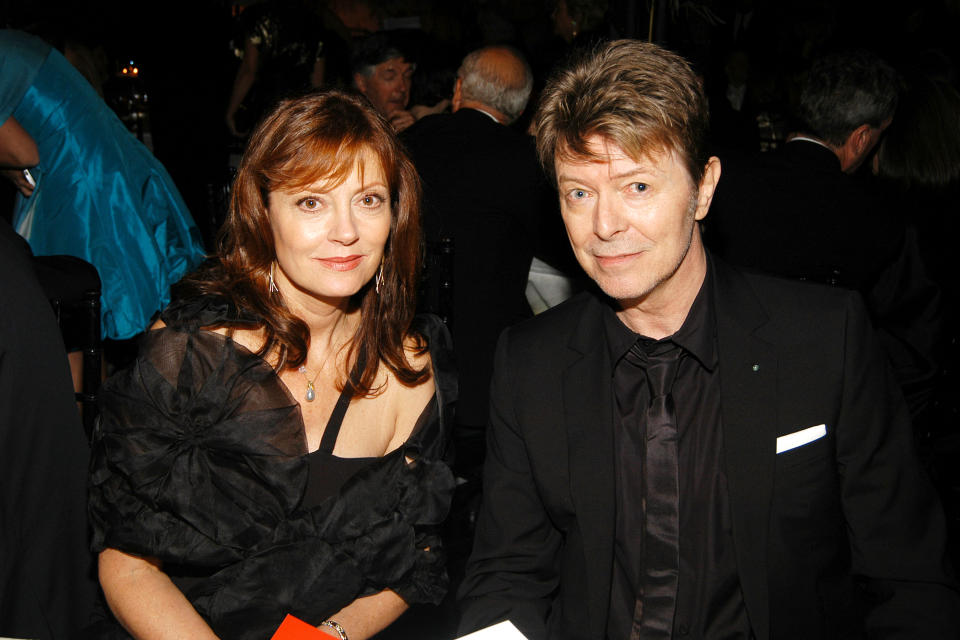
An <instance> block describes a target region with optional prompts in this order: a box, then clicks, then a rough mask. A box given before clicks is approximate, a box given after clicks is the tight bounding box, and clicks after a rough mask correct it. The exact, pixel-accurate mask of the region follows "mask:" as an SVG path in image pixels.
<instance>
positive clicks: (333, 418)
mask: <svg viewBox="0 0 960 640" xmlns="http://www.w3.org/2000/svg"><path fill="white" fill-rule="evenodd" d="M352 399H353V385H351V384H345V385H343V391H341V392H340V397H339V398H337V406H335V407H334V408H333V413H331V414H330V419H329V420H327V426H326V428H325V429H324V430H323V437H322V438H321V439H320V446H319V447H318V448H317V451H323V452H324V453H331V454H332V453H333V446H334V445H335V444H337V436H338V435H340V426H341V425H342V424H343V416H345V415H347V407H349V406H350V400H352Z"/></svg>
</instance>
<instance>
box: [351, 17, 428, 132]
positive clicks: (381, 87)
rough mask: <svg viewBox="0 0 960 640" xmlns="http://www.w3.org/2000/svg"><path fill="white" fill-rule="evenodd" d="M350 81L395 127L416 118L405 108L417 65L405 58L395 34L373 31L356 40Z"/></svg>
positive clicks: (400, 127)
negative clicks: (393, 36) (351, 80)
mask: <svg viewBox="0 0 960 640" xmlns="http://www.w3.org/2000/svg"><path fill="white" fill-rule="evenodd" d="M352 66H353V84H354V87H356V89H357V91H359V92H360V93H362V94H363V95H365V96H366V97H367V99H368V100H370V102H371V103H372V104H373V106H374V107H376V108H377V110H378V111H379V112H380V113H382V114H383V115H384V117H386V118H387V119H388V120H389V121H390V124H392V125H393V127H394V128H395V129H396V130H397V131H403V130H404V129H406V128H407V127H409V126H410V125H412V124H413V123H414V121H415V119H414V117H413V114H411V113H410V112H409V111H407V104H408V103H409V102H410V86H411V82H412V78H413V72H414V69H415V68H416V65H415V64H414V63H413V62H412V61H408V60H407V59H406V54H405V53H404V52H403V51H402V50H401V49H400V47H399V44H398V43H397V42H396V39H395V38H391V37H390V36H389V35H388V34H386V33H376V34H373V35H371V36H368V37H366V38H364V39H362V40H360V41H359V42H357V43H355V45H354V49H353V64H352Z"/></svg>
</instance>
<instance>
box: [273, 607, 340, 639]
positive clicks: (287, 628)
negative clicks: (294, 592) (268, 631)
mask: <svg viewBox="0 0 960 640" xmlns="http://www.w3.org/2000/svg"><path fill="white" fill-rule="evenodd" d="M270 640H330V635H329V634H327V633H324V632H323V631H320V629H317V628H316V627H315V626H313V625H312V624H308V623H306V622H304V621H303V620H301V619H300V618H297V617H295V616H292V615H290V614H289V613H288V614H287V617H286V618H284V619H283V622H281V623H280V626H279V627H277V631H276V633H274V634H273V637H272V638H270Z"/></svg>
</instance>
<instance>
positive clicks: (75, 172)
mask: <svg viewBox="0 0 960 640" xmlns="http://www.w3.org/2000/svg"><path fill="white" fill-rule="evenodd" d="M0 54H2V55H0V79H2V80H0V121H2V125H0V154H3V160H2V166H3V167H5V170H4V171H3V173H4V175H5V176H6V177H7V178H9V179H10V180H11V181H12V182H13V183H14V184H15V185H16V187H17V189H18V191H19V194H18V196H17V199H16V203H15V206H14V211H13V224H14V227H15V229H16V230H17V232H18V233H19V234H20V235H22V236H23V237H24V238H26V240H27V241H28V242H29V243H30V247H31V248H32V250H33V252H34V254H36V255H38V256H43V255H54V254H64V255H71V256H76V257H79V258H82V259H84V260H86V261H88V262H90V263H92V264H93V265H94V266H95V267H96V268H97V271H98V272H99V274H100V278H101V280H102V283H103V295H102V328H103V334H104V336H105V337H107V338H112V339H125V338H130V337H132V336H134V335H136V334H138V333H140V332H142V331H144V330H145V329H146V328H147V326H148V325H149V323H150V320H151V317H152V316H153V315H154V314H155V313H156V312H158V311H159V310H160V309H161V308H163V306H164V305H166V303H167V302H168V301H169V287H170V285H171V284H172V283H174V282H176V281H177V280H178V279H179V278H180V277H181V276H183V275H184V274H185V273H187V272H188V271H190V270H191V269H193V268H194V267H196V266H197V265H198V264H199V263H200V261H201V260H202V259H203V248H202V246H201V242H200V239H199V233H198V232H197V228H196V225H195V224H194V222H193V219H192V217H191V215H190V212H189V211H188V210H187V208H186V205H185V204H184V203H183V200H182V198H181V197H180V195H179V193H178V192H177V188H176V186H175V185H174V184H173V181H172V180H171V179H170V177H169V175H168V174H167V172H166V170H165V169H164V168H163V166H162V165H161V164H160V163H159V162H157V160H156V159H155V158H154V157H153V155H152V154H151V153H150V151H149V150H147V149H146V147H144V146H143V145H142V144H141V143H140V142H139V141H138V140H137V139H136V138H134V137H133V136H132V135H131V134H130V132H129V131H127V129H126V128H125V127H124V125H123V123H121V122H120V120H119V119H118V118H117V117H116V115H114V113H113V112H112V111H111V110H110V108H109V107H108V106H107V105H106V104H105V103H104V102H103V100H102V99H101V98H100V97H99V96H98V95H97V93H96V92H95V91H94V89H93V88H92V86H91V85H90V83H89V82H87V80H86V79H84V78H83V76H81V75H80V74H79V73H78V72H77V71H76V70H75V69H74V68H73V67H72V66H71V65H70V63H68V62H67V61H66V60H65V59H64V57H63V56H62V55H61V54H60V53H59V52H58V51H56V50H54V49H52V48H51V47H50V46H49V45H47V44H45V43H44V42H43V41H42V40H40V39H39V38H36V37H34V36H31V35H28V34H25V33H22V32H18V31H11V30H3V31H0Z"/></svg>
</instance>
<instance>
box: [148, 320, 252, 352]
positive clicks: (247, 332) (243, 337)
mask: <svg viewBox="0 0 960 640" xmlns="http://www.w3.org/2000/svg"><path fill="white" fill-rule="evenodd" d="M166 327H167V323H166V322H164V321H163V320H157V321H156V322H154V323H153V324H152V325H150V329H149V330H150V331H158V330H160V329H165V328H166ZM204 331H210V332H211V333H216V334H218V335H221V336H224V337H227V338H230V339H231V340H233V341H234V342H236V343H237V344H239V345H240V346H241V347H243V348H245V349H247V350H248V351H250V352H252V353H256V352H257V351H259V350H260V347H262V346H263V341H264V337H263V330H262V329H259V328H258V329H234V328H231V327H210V328H206V329H204Z"/></svg>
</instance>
